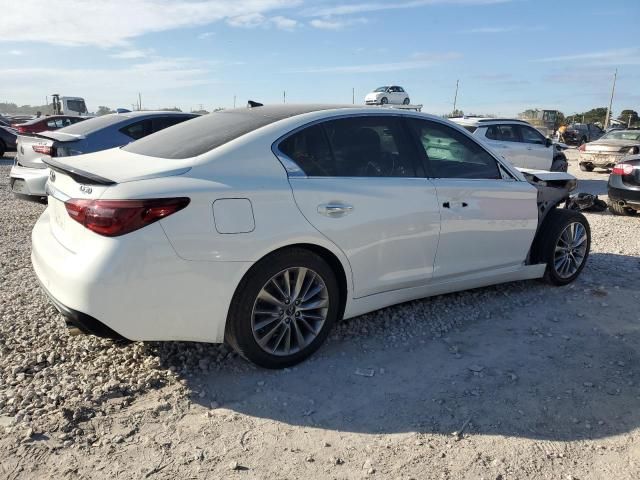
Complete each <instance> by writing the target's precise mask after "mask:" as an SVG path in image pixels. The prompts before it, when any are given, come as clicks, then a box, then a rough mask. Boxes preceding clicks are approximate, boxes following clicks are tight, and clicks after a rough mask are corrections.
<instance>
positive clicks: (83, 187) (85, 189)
mask: <svg viewBox="0 0 640 480" xmlns="http://www.w3.org/2000/svg"><path fill="white" fill-rule="evenodd" d="M80 191H81V192H82V193H86V194H89V193H91V192H92V191H93V189H92V188H91V187H87V186H86V185H80Z"/></svg>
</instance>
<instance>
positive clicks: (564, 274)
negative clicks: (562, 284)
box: [553, 222, 587, 278]
mask: <svg viewBox="0 0 640 480" xmlns="http://www.w3.org/2000/svg"><path fill="white" fill-rule="evenodd" d="M586 254H587V231H586V229H585V228H584V226H583V225H582V224H581V223H579V222H572V223H570V224H568V225H567V226H566V227H565V228H564V230H562V233H561V234H560V236H559V237H558V241H557V242H556V248H555V252H554V257H553V264H554V267H555V270H556V272H557V273H558V275H559V276H560V277H561V278H569V277H571V276H572V275H574V274H575V273H576V272H577V271H578V270H579V269H580V266H581V265H582V263H583V262H584V259H585V256H586Z"/></svg>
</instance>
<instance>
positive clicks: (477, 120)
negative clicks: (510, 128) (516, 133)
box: [449, 117, 531, 126]
mask: <svg viewBox="0 0 640 480" xmlns="http://www.w3.org/2000/svg"><path fill="white" fill-rule="evenodd" d="M449 120H451V121H452V122H455V123H457V124H460V125H474V126H480V125H490V124H493V123H517V124H520V125H522V124H524V125H531V124H530V123H529V122H527V121H526V120H521V119H519V118H490V117H451V118H449Z"/></svg>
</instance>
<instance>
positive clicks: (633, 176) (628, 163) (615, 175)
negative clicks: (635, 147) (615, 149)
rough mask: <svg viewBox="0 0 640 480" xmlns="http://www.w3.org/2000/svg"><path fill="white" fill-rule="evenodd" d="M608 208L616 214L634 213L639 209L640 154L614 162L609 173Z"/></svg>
mask: <svg viewBox="0 0 640 480" xmlns="http://www.w3.org/2000/svg"><path fill="white" fill-rule="evenodd" d="M608 190H609V192H608V195H609V210H611V212H612V213H614V214H616V215H635V214H636V213H638V211H639V210H640V155H630V156H628V157H625V158H624V160H622V161H621V162H620V163H618V164H616V166H615V167H613V170H611V175H609V186H608Z"/></svg>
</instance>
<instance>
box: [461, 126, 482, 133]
mask: <svg viewBox="0 0 640 480" xmlns="http://www.w3.org/2000/svg"><path fill="white" fill-rule="evenodd" d="M463 127H464V129H465V130H466V131H467V132H469V133H473V132H475V131H476V130H477V129H478V127H472V126H471V125H463Z"/></svg>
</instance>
